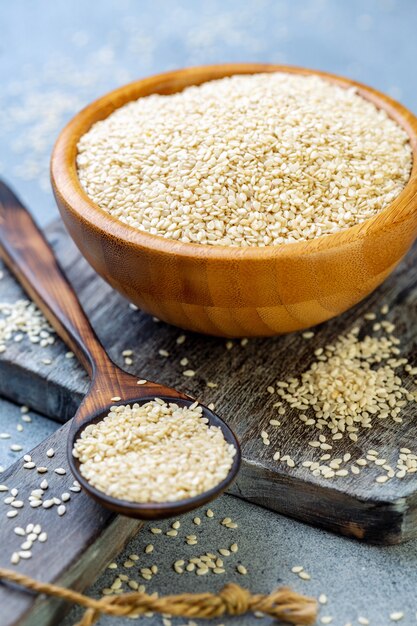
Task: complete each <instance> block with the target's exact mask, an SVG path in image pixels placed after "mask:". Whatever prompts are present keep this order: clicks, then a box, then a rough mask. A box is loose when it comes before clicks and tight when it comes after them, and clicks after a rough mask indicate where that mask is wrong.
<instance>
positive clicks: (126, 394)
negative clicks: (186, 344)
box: [0, 181, 240, 519]
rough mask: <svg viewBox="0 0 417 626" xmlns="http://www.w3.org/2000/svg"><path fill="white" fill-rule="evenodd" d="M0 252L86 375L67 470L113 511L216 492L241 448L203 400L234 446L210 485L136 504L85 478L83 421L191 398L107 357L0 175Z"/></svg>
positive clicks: (157, 506)
mask: <svg viewBox="0 0 417 626" xmlns="http://www.w3.org/2000/svg"><path fill="white" fill-rule="evenodd" d="M0 255H1V256H2V258H3V259H4V261H5V262H6V264H7V265H8V267H9V268H10V270H11V271H12V272H13V273H14V274H15V276H16V278H17V279H18V280H19V282H20V283H21V284H22V285H23V287H24V288H25V290H26V291H27V293H28V294H29V295H30V297H31V298H32V300H33V301H34V302H35V303H36V304H37V305H38V306H39V308H40V309H41V310H42V312H43V313H44V315H45V316H46V318H47V319H48V320H49V322H50V323H51V324H52V326H53V327H54V328H55V330H56V332H57V333H58V334H59V335H60V336H61V337H62V339H63V340H64V341H65V343H66V344H67V345H68V346H69V347H70V348H71V350H72V351H73V352H74V353H75V354H76V356H77V357H78V359H79V360H80V362H81V363H82V365H83V366H84V367H85V369H86V370H87V372H88V374H89V376H90V379H91V384H90V388H89V390H88V393H87V395H86V396H85V398H84V400H83V402H82V403H81V405H80V407H79V409H78V411H77V413H76V415H75V417H74V419H73V421H72V425H71V429H70V432H69V438H68V450H67V453H68V460H69V464H70V467H71V470H72V472H73V473H74V475H75V476H76V478H77V480H78V481H79V482H80V484H81V485H82V486H83V488H84V489H85V490H86V491H87V492H88V494H89V495H91V496H92V497H93V498H95V500H97V501H98V502H100V504H102V505H103V506H105V507H107V508H109V509H112V510H113V511H116V512H117V513H121V514H123V515H128V516H130V517H136V518H139V519H162V518H165V517H173V516H176V515H179V514H181V513H185V512H186V511H190V510H192V509H195V508H197V507H199V506H201V505H202V504H204V503H206V502H209V501H210V500H213V499H214V498H216V497H217V496H218V495H220V493H222V492H223V491H224V490H225V489H226V487H227V486H228V485H229V484H230V483H231V482H232V480H233V479H234V478H235V476H236V474H237V472H238V470H239V466H240V448H239V443H238V441H237V439H236V437H235V435H234V434H233V432H232V431H231V430H230V428H229V427H228V426H227V425H226V424H225V423H224V422H223V420H221V419H220V417H218V416H217V415H216V414H215V413H213V412H212V411H210V410H209V409H208V408H207V407H205V406H202V409H203V415H204V416H205V417H206V418H207V419H208V420H209V424H210V425H213V426H218V427H220V428H221V430H222V432H223V436H224V438H225V439H226V441H227V442H228V443H231V444H233V445H234V446H235V449H236V454H235V456H234V460H233V464H232V467H231V468H230V471H229V473H228V475H227V477H226V478H225V479H224V480H223V481H222V482H221V483H219V484H218V485H216V486H215V487H214V488H212V489H210V490H209V491H206V492H204V493H201V494H200V495H198V496H196V497H193V498H187V499H184V500H178V501H176V502H166V503H165V502H162V503H159V502H157V503H144V504H142V503H141V504H139V503H136V502H127V501H125V500H118V499H116V498H112V497H110V496H108V495H106V494H105V493H103V492H101V491H99V490H98V489H95V488H94V487H93V486H92V485H91V484H90V483H89V482H88V481H87V480H85V479H84V478H83V476H82V475H81V473H80V469H79V462H78V461H77V460H76V459H75V458H74V457H73V455H72V449H73V445H74V441H75V440H76V439H77V438H78V436H79V434H80V432H81V430H82V429H83V428H85V426H86V425H87V424H90V423H92V422H97V421H99V420H100V419H101V418H102V417H103V416H104V415H106V414H107V413H108V412H109V409H110V407H111V406H113V405H115V404H127V403H128V404H131V403H134V402H138V403H144V402H147V401H149V400H153V399H154V398H156V397H158V398H161V399H162V400H165V401H167V402H175V403H176V404H178V405H180V406H189V405H191V404H192V403H193V402H194V400H193V399H192V398H190V397H189V396H187V395H185V394H184V393H181V392H180V391H177V390H176V389H172V388H171V387H165V386H164V385H161V384H159V383H153V382H150V381H147V382H145V383H144V384H138V377H137V376H132V375H131V374H128V373H127V372H125V371H123V370H122V369H120V368H119V367H118V366H117V365H115V364H114V363H113V361H111V359H110V358H109V356H108V355H107V353H106V352H105V350H104V348H103V346H102V344H101V343H100V341H99V339H98V337H97V335H96V334H95V332H94V330H93V329H92V327H91V325H90V323H89V321H88V319H87V317H86V315H85V313H84V311H83V309H82V307H81V305H80V302H79V301H78V298H77V296H76V295H75V293H74V291H73V289H72V287H71V285H70V284H69V282H68V281H67V279H66V278H65V276H64V274H63V271H62V269H61V268H60V266H59V264H58V262H57V260H56V258H55V256H54V253H53V251H52V249H51V247H50V246H49V244H48V242H47V241H46V239H45V238H44V236H43V234H42V233H41V231H40V230H39V228H38V227H37V226H36V224H35V222H34V221H33V219H32V217H31V215H30V214H29V212H28V211H27V210H26V209H25V207H24V206H23V205H22V203H21V202H20V201H19V200H18V198H17V197H16V196H15V195H14V193H13V192H12V191H11V190H10V189H9V188H8V187H7V185H5V184H4V183H2V182H1V181H0ZM115 397H120V398H121V400H120V401H114V400H112V398H115Z"/></svg>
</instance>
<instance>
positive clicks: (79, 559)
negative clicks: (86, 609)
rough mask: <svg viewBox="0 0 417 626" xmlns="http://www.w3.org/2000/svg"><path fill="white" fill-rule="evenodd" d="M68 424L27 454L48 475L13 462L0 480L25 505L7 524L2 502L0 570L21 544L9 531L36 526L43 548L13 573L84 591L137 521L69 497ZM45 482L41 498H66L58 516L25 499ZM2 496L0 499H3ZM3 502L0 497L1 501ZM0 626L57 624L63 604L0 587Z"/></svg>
mask: <svg viewBox="0 0 417 626" xmlns="http://www.w3.org/2000/svg"><path fill="white" fill-rule="evenodd" d="M69 426H70V424H69V423H68V424H66V425H65V426H62V427H61V428H60V429H58V430H57V431H56V432H55V433H53V435H51V436H50V437H48V438H47V439H45V441H43V442H42V443H41V444H40V445H39V446H37V447H36V448H35V449H34V450H33V451H32V452H31V454H32V458H33V460H34V461H35V462H36V463H37V465H42V466H46V467H47V468H48V472H47V473H45V474H38V473H37V471H36V469H33V470H27V469H24V468H23V459H20V460H19V461H17V462H16V463H15V464H14V465H12V466H11V467H10V468H9V469H8V470H6V472H4V473H3V474H2V476H1V483H2V484H6V485H7V486H8V487H9V489H12V488H14V487H16V488H17V489H18V490H19V496H18V497H19V499H21V500H23V501H24V503H25V505H24V507H23V508H22V509H19V510H18V515H17V516H16V517H14V518H12V519H9V518H7V517H6V511H7V510H11V508H10V507H9V506H7V507H6V505H4V504H3V503H2V520H1V524H0V545H1V550H0V566H1V567H6V568H10V567H13V566H12V565H11V564H10V557H11V555H12V553H13V552H14V551H17V550H19V546H20V545H21V543H22V541H23V539H22V537H19V536H17V535H16V534H15V533H14V531H13V529H14V528H15V527H16V526H21V527H23V528H25V527H26V526H27V524H30V523H33V524H41V526H42V530H43V531H46V532H47V533H48V539H47V541H46V542H45V543H39V542H36V543H35V544H34V546H33V549H32V554H33V556H32V558H31V559H28V560H23V559H22V560H21V561H20V563H19V564H18V566H15V567H18V569H19V571H21V572H23V573H25V574H28V575H29V576H33V577H35V578H38V579H40V580H43V581H48V582H54V583H57V584H60V585H64V586H65V587H71V588H73V589H78V590H80V591H81V590H84V589H86V588H87V587H88V586H89V585H90V584H91V581H92V580H94V579H95V578H96V577H97V576H98V575H99V573H100V572H101V571H102V570H103V569H104V568H105V567H106V565H107V564H108V563H109V562H110V561H111V560H112V559H113V558H114V557H115V556H116V555H117V554H118V553H119V552H120V550H121V549H122V548H123V546H124V544H125V543H126V542H127V541H128V539H129V538H130V537H131V536H132V535H133V534H134V533H135V532H137V531H138V530H139V528H140V526H141V523H140V522H138V521H137V520H133V519H129V518H126V517H122V516H115V515H114V514H112V513H111V512H110V511H107V510H106V509H104V508H103V507H101V506H99V505H98V504H96V502H94V500H92V499H91V498H89V497H88V496H87V495H86V494H85V493H83V492H79V493H73V492H70V491H69V489H70V487H71V486H72V483H73V480H74V477H73V476H72V474H71V472H70V471H69V469H68V463H67V458H66V439H67V436H68V430H69ZM51 447H52V448H54V450H55V456H54V457H53V458H48V457H47V456H46V450H48V449H49V448H51ZM56 467H63V468H66V469H68V472H67V474H66V475H65V476H59V475H58V474H55V473H54V471H53V470H54V469H55V468H56ZM44 478H46V479H47V480H48V483H49V487H48V490H47V492H46V494H45V498H47V497H48V498H51V497H53V496H56V497H58V498H59V497H60V496H61V494H62V493H64V492H69V493H71V500H70V501H69V502H68V503H67V504H66V507H67V511H66V513H65V515H64V516H62V517H59V516H58V515H57V508H56V507H53V508H52V509H43V508H42V507H40V508H36V509H34V508H31V507H30V506H29V504H28V496H29V495H30V492H31V490H32V489H36V488H39V485H40V483H41V481H42V480H43V479H44ZM6 495H7V494H3V493H2V496H3V497H5V496H6ZM2 499H3V498H2ZM0 607H1V609H0V626H17V624H18V625H19V626H49V625H50V624H58V623H60V619H61V617H62V615H63V614H64V613H65V612H66V611H67V610H68V608H69V607H68V605H67V604H66V603H63V602H60V601H56V600H53V601H51V600H50V599H49V598H46V597H45V596H34V595H32V594H31V593H24V592H23V593H22V591H21V590H17V589H16V588H13V586H10V585H7V584H5V583H0Z"/></svg>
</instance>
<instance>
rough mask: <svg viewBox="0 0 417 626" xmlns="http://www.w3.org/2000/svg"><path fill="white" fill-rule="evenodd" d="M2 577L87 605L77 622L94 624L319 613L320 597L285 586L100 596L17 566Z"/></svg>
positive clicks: (291, 617)
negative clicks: (267, 590) (158, 616)
mask: <svg viewBox="0 0 417 626" xmlns="http://www.w3.org/2000/svg"><path fill="white" fill-rule="evenodd" d="M0 580H3V581H8V582H11V583H15V584H17V585H20V586H21V587H25V589H30V590H31V591H35V592H36V593H44V594H46V595H48V596H53V597H55V598H60V599H61V600H65V601H66V602H71V603H73V604H78V605H79V606H82V607H84V608H85V609H86V611H85V613H84V615H83V616H82V618H81V620H80V621H79V622H77V624H75V625H74V626H92V625H93V624H94V623H95V622H96V621H97V620H98V618H99V617H100V615H102V614H106V615H112V616H113V617H123V616H124V617H127V616H130V617H135V616H138V615H142V614H143V613H147V612H149V611H151V612H152V613H164V614H169V615H171V616H172V617H190V618H203V619H204V618H205V619H211V618H215V617H222V616H223V615H243V614H244V613H247V612H251V613H253V612H255V611H260V612H261V613H264V614H265V615H269V616H270V617H273V618H275V619H276V620H281V621H284V622H288V623H290V624H300V625H305V626H310V625H311V624H314V622H315V620H316V617H317V602H316V600H315V599H314V598H309V597H306V596H302V595H300V594H299V593H296V592H295V591H293V590H292V589H290V588H289V587H281V588H280V589H277V590H276V591H273V592H272V593H271V594H269V595H264V594H252V593H251V592H250V591H249V590H247V589H244V588H243V587H240V586H239V585H237V584H235V583H228V584H227V585H225V586H224V587H223V588H222V589H221V590H220V591H219V593H217V594H215V593H181V594H178V595H171V596H162V597H160V598H158V597H157V596H156V595H155V594H153V595H148V594H147V593H140V592H135V591H133V592H129V593H123V594H119V595H114V596H105V597H104V598H100V599H99V600H96V599H95V598H90V597H89V596H86V595H84V594H82V593H79V592H78V591H73V590H72V589H66V588H65V587H59V586H57V585H53V584H51V583H43V582H40V581H38V580H36V579H34V578H31V577H30V576H26V574H22V573H21V572H16V571H14V570H9V569H4V568H0Z"/></svg>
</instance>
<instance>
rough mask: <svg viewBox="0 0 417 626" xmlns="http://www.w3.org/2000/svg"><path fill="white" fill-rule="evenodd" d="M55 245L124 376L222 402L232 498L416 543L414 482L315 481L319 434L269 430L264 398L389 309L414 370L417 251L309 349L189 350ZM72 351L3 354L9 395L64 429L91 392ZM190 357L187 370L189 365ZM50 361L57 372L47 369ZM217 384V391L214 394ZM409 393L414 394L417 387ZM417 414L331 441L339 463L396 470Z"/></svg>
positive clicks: (364, 535) (270, 410)
mask: <svg viewBox="0 0 417 626" xmlns="http://www.w3.org/2000/svg"><path fill="white" fill-rule="evenodd" d="M47 235H48V237H49V239H50V241H51V242H52V244H53V247H54V248H55V251H56V253H57V256H58V258H59V259H60V261H61V264H62V265H63V267H64V269H65V270H66V272H67V274H68V276H69V279H70V281H71V282H72V283H73V285H74V287H75V289H76V291H77V293H78V294H79V296H80V299H81V301H82V303H83V305H84V307H85V309H86V311H87V313H88V315H89V316H90V318H91V321H92V324H93V326H94V327H95V329H96V330H97V333H98V335H99V336H100V338H101V340H102V341H103V343H104V345H105V347H106V348H107V350H108V351H109V353H110V355H111V356H112V358H113V359H114V360H115V362H116V363H118V364H119V365H123V362H124V359H123V356H122V351H123V350H128V349H130V350H132V351H133V357H132V358H133V364H132V365H128V366H126V369H127V370H129V371H130V372H132V373H134V374H136V375H138V377H141V378H147V379H150V380H152V379H153V380H157V381H160V382H163V383H165V384H167V385H170V386H173V387H177V388H179V389H181V390H183V391H184V392H186V393H189V394H191V395H193V396H195V397H196V398H198V399H200V400H201V401H202V402H204V403H205V404H209V403H210V402H213V403H214V404H215V409H216V411H217V412H218V413H219V414H220V415H222V416H223V417H224V418H225V419H226V420H227V421H228V423H229V424H230V425H231V427H232V428H233V429H234V430H235V432H236V434H237V435H238V436H239V438H240V441H241V444H242V449H243V467H242V470H241V473H240V475H239V478H238V480H237V482H236V483H235V485H234V486H233V488H232V493H234V494H236V495H237V496H239V497H241V498H244V499H246V500H250V501H252V502H256V503H258V504H261V505H263V506H265V507H268V508H270V509H273V510H275V511H279V512H280V513H284V514H286V515H289V516H292V517H295V518H297V519H300V520H303V521H306V522H309V523H312V524H315V525H318V526H321V527H323V528H327V529H330V530H332V531H335V532H338V533H342V534H345V535H350V536H353V537H356V538H358V539H362V540H365V541H371V542H376V543H381V544H389V543H398V542H401V541H405V540H407V539H410V538H412V537H415V536H417V519H416V517H417V474H408V475H407V476H406V477H405V478H403V479H401V480H400V479H398V478H394V479H392V480H390V481H389V482H387V483H385V484H379V483H376V482H375V478H376V476H378V475H379V474H380V473H381V472H380V470H378V468H377V467H376V466H375V465H374V464H372V466H371V467H368V468H366V470H364V471H362V472H361V474H360V475H353V474H349V475H348V476H346V477H337V478H336V479H330V480H329V479H324V478H321V477H314V476H313V475H312V473H311V472H310V471H308V470H307V469H306V468H305V467H303V466H302V465H301V462H302V461H304V460H306V459H309V460H311V459H317V458H318V457H320V455H321V454H323V452H319V451H317V450H316V449H313V448H311V447H310V446H309V445H308V442H309V441H310V440H312V439H317V435H318V431H317V430H316V429H315V428H314V427H306V426H305V425H304V424H303V423H302V422H301V421H300V420H299V418H298V416H297V413H298V412H296V411H289V410H287V412H286V415H285V416H283V417H282V418H280V420H281V426H280V427H272V426H270V425H269V420H270V419H271V418H277V417H278V416H277V410H276V408H274V407H273V405H274V403H275V402H276V401H277V400H278V399H279V398H278V396H277V395H276V394H270V393H269V392H268V391H267V387H268V386H270V385H272V386H274V385H275V383H276V381H277V380H280V379H281V380H282V379H285V378H287V377H288V376H297V375H298V374H300V373H301V372H302V371H303V370H304V369H305V368H306V367H307V366H308V365H309V364H310V363H311V362H312V361H313V360H314V354H313V353H314V350H315V349H317V348H319V347H323V346H324V345H326V344H328V343H329V342H333V341H334V340H335V339H336V338H337V336H338V335H339V334H340V333H342V332H345V331H347V330H348V329H349V328H351V327H352V326H353V325H356V324H360V325H361V326H363V327H364V328H368V329H369V328H370V325H371V324H372V322H364V320H363V315H364V314H365V313H366V312H369V311H375V312H378V311H379V310H380V309H381V306H382V305H383V304H388V305H389V307H390V312H389V314H388V316H387V319H389V320H390V321H393V322H394V323H395V324H396V329H397V330H396V333H397V335H398V336H399V337H400V338H401V341H402V348H403V352H404V355H405V356H407V357H408V358H409V359H410V362H411V364H412V365H414V366H415V365H417V352H416V342H417V331H416V328H415V322H416V320H417V315H416V314H417V275H416V271H415V263H416V262H417V247H414V249H413V250H412V251H411V252H410V253H409V255H408V256H407V258H406V260H405V261H404V262H403V263H402V264H401V266H399V267H398V268H397V269H396V271H395V272H394V274H393V275H392V276H391V277H390V278H389V279H388V280H387V281H386V282H385V284H384V285H382V287H381V288H380V289H379V290H378V291H376V292H375V293H374V294H372V295H371V296H370V297H369V298H368V299H367V300H366V301H365V302H363V303H361V304H359V305H358V306H356V307H355V308H354V309H352V310H350V311H348V312H347V313H345V314H344V315H343V316H341V317H339V318H337V319H335V320H332V321H330V322H327V323H325V324H322V325H321V326H320V327H318V328H316V329H315V335H314V337H313V338H312V339H309V340H306V339H304V338H303V337H302V334H301V333H294V334H291V335H286V336H282V337H276V338H267V339H251V340H249V342H248V343H247V344H246V345H243V346H242V345H241V343H240V341H239V340H236V341H234V342H233V346H232V347H231V348H230V349H227V347H226V341H225V340H224V339H219V338H213V337H206V336H201V335H196V334H192V333H185V334H186V340H185V342H184V343H183V344H181V345H179V344H178V343H177V339H178V337H179V336H180V335H182V334H183V333H182V332H181V331H180V330H179V329H177V328H174V327H172V326H169V325H167V324H164V323H161V322H160V323H157V322H155V321H153V320H152V318H151V317H150V316H148V315H146V314H144V313H141V312H140V311H135V310H132V308H130V307H129V304H128V303H127V302H126V300H124V299H123V298H122V297H121V296H119V295H118V294H117V293H116V292H114V291H112V290H111V288H110V287H109V286H108V285H107V284H105V283H104V282H103V281H102V280H101V279H100V278H99V277H98V276H96V275H95V274H94V272H93V270H92V269H91V268H90V267H89V266H88V265H87V263H86V262H85V261H84V259H83V258H81V256H80V254H79V253H78V251H77V250H76V248H75V246H74V244H73V243H72V241H71V240H70V239H69V237H68V235H67V234H66V232H65V231H64V228H63V227H62V225H61V224H60V223H58V222H57V223H55V224H54V225H52V226H51V227H50V228H48V230H47ZM20 296H21V291H20V289H19V287H18V286H17V285H16V283H15V282H14V281H13V279H12V278H11V277H10V276H9V275H8V274H7V273H6V272H5V277H4V279H3V280H2V281H1V282H0V301H5V300H8V301H10V300H13V299H15V298H16V297H20ZM366 324H367V326H366ZM160 350H166V351H168V353H169V356H168V357H166V356H163V355H161V354H160V353H159V351H160ZM66 351H67V349H66V347H65V346H64V345H63V344H61V342H60V341H58V340H57V342H56V345H54V346H52V347H51V348H45V349H40V348H39V347H38V346H31V345H29V343H28V342H27V341H22V342H21V343H17V344H12V345H10V347H9V348H8V350H7V351H6V352H5V353H4V354H1V355H0V393H1V394H3V395H5V396H7V397H10V398H13V399H14V400H16V401H18V402H22V403H27V404H29V405H30V406H32V407H33V408H34V409H36V410H38V411H39V412H42V413H45V414H46V415H48V416H50V417H51V418H53V419H56V420H58V421H62V422H65V421H66V420H68V419H69V418H70V417H71V416H72V415H73V414H74V412H75V410H76V407H77V405H78V403H79V401H80V399H81V397H82V395H83V393H84V392H85V391H86V388H87V383H88V381H87V377H86V375H85V373H84V372H83V370H82V369H81V367H80V366H79V365H78V364H77V363H76V361H75V360H70V359H67V358H65V353H66ZM185 357H186V358H187V359H188V364H187V365H182V364H181V359H183V358H185ZM45 358H47V359H48V358H50V359H51V360H52V363H51V364H45V363H43V362H42V359H45ZM187 369H192V370H195V376H194V377H192V378H188V377H186V376H184V375H183V372H184V370H187ZM208 382H214V383H216V384H217V387H215V388H211V387H209V386H207V383H208ZM407 386H408V388H410V389H413V388H414V387H415V384H414V383H413V381H412V379H411V378H409V379H408V381H407ZM415 412H416V405H415V404H412V403H411V404H409V405H408V407H407V408H406V409H405V411H404V421H403V423H402V424H396V423H394V422H392V421H389V420H384V421H379V422H378V423H376V424H375V427H374V428H372V429H370V430H367V431H362V432H361V433H360V436H359V439H358V442H357V443H354V442H352V441H350V440H347V439H344V440H343V442H333V449H332V451H331V454H332V458H334V457H340V456H343V453H346V452H350V453H351V455H352V459H357V458H360V457H363V456H364V455H365V454H366V452H367V451H368V450H369V449H376V450H377V451H379V455H380V457H384V458H386V459H387V460H388V462H389V463H394V464H395V459H396V458H397V456H398V450H399V448H400V447H407V448H410V449H411V450H412V451H413V452H415V451H417V445H416V444H415V442H416V435H417V424H416V423H415V420H414V415H415ZM262 430H267V431H268V433H269V434H270V440H271V445H269V446H265V445H263V443H262V440H261V437H260V433H261V431H262ZM276 450H279V451H280V452H281V455H285V454H289V455H290V456H291V457H292V458H293V459H294V460H295V461H296V466H295V467H294V468H290V467H288V466H287V464H286V463H285V462H284V463H283V462H276V461H274V460H273V454H274V452H275V451H276Z"/></svg>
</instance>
